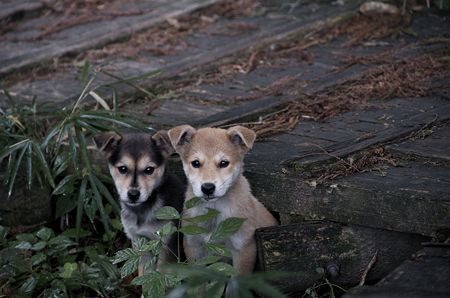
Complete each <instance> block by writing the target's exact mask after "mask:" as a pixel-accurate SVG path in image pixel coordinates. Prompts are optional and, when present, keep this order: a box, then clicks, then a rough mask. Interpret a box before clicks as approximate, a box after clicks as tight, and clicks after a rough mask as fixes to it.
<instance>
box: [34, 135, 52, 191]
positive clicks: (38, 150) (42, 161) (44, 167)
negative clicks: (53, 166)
mask: <svg viewBox="0 0 450 298" xmlns="http://www.w3.org/2000/svg"><path fill="white" fill-rule="evenodd" d="M32 144H33V149H34V153H35V155H36V157H37V159H38V161H39V163H40V165H41V167H40V169H41V171H42V172H44V176H45V177H46V178H47V181H48V183H49V184H50V186H51V187H53V188H54V187H55V181H54V180H53V176H52V173H51V171H50V168H49V166H48V164H47V161H46V159H45V156H44V153H43V152H42V150H41V148H40V147H39V144H37V143H36V142H32Z"/></svg>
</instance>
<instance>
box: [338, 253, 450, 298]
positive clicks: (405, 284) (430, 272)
mask: <svg viewBox="0 0 450 298" xmlns="http://www.w3.org/2000/svg"><path fill="white" fill-rule="evenodd" d="M344 297H345V298H358V297H380V298H381V297H382V298H391V297H392V298H393V297H404V298H406V297H408V298H410V297H413V298H416V297H450V248H449V247H445V248H439V247H426V248H424V249H423V250H421V251H419V252H418V253H416V254H415V256H414V258H412V259H411V260H407V261H405V262H403V263H402V264H401V266H399V267H398V268H396V269H395V270H394V271H392V272H391V273H390V274H389V275H388V276H386V277H385V278H383V279H382V280H381V281H380V282H378V283H377V284H376V285H375V286H363V287H357V288H354V289H352V290H351V291H349V292H348V293H347V294H346V295H344Z"/></svg>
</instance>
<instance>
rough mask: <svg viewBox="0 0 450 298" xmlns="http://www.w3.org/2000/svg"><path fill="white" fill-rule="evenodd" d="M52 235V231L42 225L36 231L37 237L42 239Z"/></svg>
mask: <svg viewBox="0 0 450 298" xmlns="http://www.w3.org/2000/svg"><path fill="white" fill-rule="evenodd" d="M52 235H53V231H52V230H51V229H49V228H46V227H43V228H41V229H40V230H39V231H37V232H36V236H37V237H38V238H39V239H42V240H44V241H48V240H49V239H50V237H51V236H52Z"/></svg>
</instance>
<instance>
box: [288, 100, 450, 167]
mask: <svg viewBox="0 0 450 298" xmlns="http://www.w3.org/2000/svg"><path fill="white" fill-rule="evenodd" d="M449 119H450V103H449V102H447V101H442V105H439V107H436V108H434V109H432V110H429V111H426V112H423V113H418V114H417V115H415V116H412V117H410V118H409V119H407V120H405V121H404V122H403V123H401V124H400V125H398V126H395V127H392V128H389V129H386V130H383V131H380V132H378V133H376V134H374V135H372V136H369V137H368V138H364V139H361V140H356V141H355V142H353V144H348V142H343V143H339V144H336V145H332V146H330V147H327V148H325V150H326V152H329V153H330V154H323V152H320V153H319V154H318V155H316V156H311V155H308V156H307V157H304V158H301V157H300V158H294V159H292V160H289V161H287V162H288V163H289V162H293V163H296V164H301V165H302V166H304V167H312V166H317V165H319V164H321V163H328V162H332V161H334V160H336V157H339V158H343V157H346V156H348V155H350V154H353V153H355V152H358V151H361V150H364V149H368V148H370V147H373V146H377V145H381V144H386V143H388V142H391V141H394V140H398V139H401V138H403V137H407V136H409V135H411V134H412V133H414V132H415V131H418V130H420V129H423V128H425V127H428V126H430V125H432V124H433V125H434V124H438V123H442V122H446V121H448V120H449Z"/></svg>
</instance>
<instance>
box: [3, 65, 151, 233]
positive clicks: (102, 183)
mask: <svg viewBox="0 0 450 298" xmlns="http://www.w3.org/2000/svg"><path fill="white" fill-rule="evenodd" d="M89 72H90V65H89V62H86V63H85V64H84V67H83V70H82V72H81V77H80V79H81V80H82V81H83V82H84V83H85V87H84V89H83V91H82V92H81V95H80V96H79V98H78V100H77V101H76V102H75V103H74V104H72V105H69V106H66V107H63V108H57V107H54V106H51V105H46V104H37V103H36V102H35V101H33V102H32V103H31V104H23V103H19V102H16V101H15V99H14V98H13V97H12V96H10V94H9V93H8V92H7V91H6V90H3V91H4V93H5V95H6V97H7V99H8V101H7V102H6V105H5V106H4V107H3V108H2V109H0V114H1V116H2V117H0V118H1V121H0V148H2V149H1V150H0V164H2V165H3V166H2V170H0V176H3V177H4V179H3V180H4V183H5V184H6V185H7V187H8V196H11V195H12V193H13V191H14V187H15V185H16V183H17V182H18V180H21V181H24V182H26V187H27V188H28V189H30V190H31V189H32V188H33V187H35V186H36V184H38V185H39V184H40V185H42V184H46V185H49V186H50V187H51V188H52V190H53V193H52V195H53V197H54V199H55V200H56V214H55V217H56V218H58V217H61V216H63V215H65V214H67V213H68V212H71V211H72V210H75V212H76V216H75V228H76V231H77V233H79V231H80V229H81V223H82V219H83V215H86V216H87V217H88V219H89V220H90V222H92V223H93V227H94V228H96V225H95V221H96V218H100V222H101V223H102V225H103V229H104V231H105V232H106V233H105V237H107V238H109V239H112V238H113V236H114V230H115V229H114V223H112V221H111V217H117V215H118V213H119V211H120V210H119V209H120V208H119V206H118V204H117V202H116V200H115V199H114V197H113V195H112V194H111V192H110V191H109V189H110V187H108V185H109V184H111V178H110V177H109V176H107V175H104V174H102V173H101V171H100V168H99V167H98V166H97V167H96V166H94V165H93V164H92V162H91V161H90V159H89V156H90V153H89V150H90V149H89V148H88V146H87V145H88V143H89V142H88V138H90V137H91V136H92V135H94V134H97V133H99V132H101V131H111V130H113V131H118V130H119V129H121V128H122V129H123V128H127V129H133V130H145V127H144V126H143V125H142V124H141V123H138V122H137V121H135V120H132V119H131V117H127V116H126V115H123V114H120V113H118V112H117V111H116V110H115V109H111V108H110V107H109V105H108V104H107V102H106V101H105V100H104V99H103V98H101V97H100V96H99V95H98V94H97V93H96V88H93V87H91V85H92V82H93V81H94V77H91V78H89ZM88 96H90V97H91V98H93V99H95V101H96V102H97V103H98V106H99V107H100V108H97V109H92V108H90V109H86V108H85V106H86V105H83V101H85V100H86V99H87V97H88ZM115 226H117V224H116V225H115Z"/></svg>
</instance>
